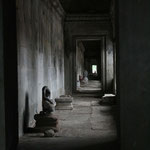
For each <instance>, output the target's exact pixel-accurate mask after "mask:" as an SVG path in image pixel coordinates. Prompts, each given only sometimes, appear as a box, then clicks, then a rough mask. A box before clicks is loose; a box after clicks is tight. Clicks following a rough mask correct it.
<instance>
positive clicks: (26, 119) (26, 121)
mask: <svg viewBox="0 0 150 150" xmlns="http://www.w3.org/2000/svg"><path fill="white" fill-rule="evenodd" d="M28 124H29V95H28V93H26V95H25V110H24V113H23V132H24V133H27V130H28Z"/></svg>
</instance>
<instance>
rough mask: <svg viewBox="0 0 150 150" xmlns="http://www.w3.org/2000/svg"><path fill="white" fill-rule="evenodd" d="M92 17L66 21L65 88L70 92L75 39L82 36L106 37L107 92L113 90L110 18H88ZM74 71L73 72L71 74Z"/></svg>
mask: <svg viewBox="0 0 150 150" xmlns="http://www.w3.org/2000/svg"><path fill="white" fill-rule="evenodd" d="M88 19H91V18H90V17H83V16H80V17H77V18H76V17H75V16H72V17H69V19H66V23H65V89H66V92H67V93H68V94H70V93H72V87H73V86H74V85H73V82H74V81H73V78H74V77H73V76H74V71H73V69H74V68H73V64H74V59H73V57H74V55H75V46H74V45H75V44H74V43H75V41H74V39H76V38H80V37H83V38H84V37H85V38H87V37H90V38H92V37H93V38H95V37H101V36H105V37H106V43H105V45H106V47H105V49H106V66H105V67H106V92H107V93H111V92H112V80H113V46H112V42H111V38H110V30H111V27H110V23H109V21H108V20H106V21H103V20H96V18H95V20H94V19H93V20H88ZM71 73H72V74H71Z"/></svg>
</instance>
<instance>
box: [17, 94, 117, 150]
mask: <svg viewBox="0 0 150 150" xmlns="http://www.w3.org/2000/svg"><path fill="white" fill-rule="evenodd" d="M73 106H74V108H73V110H56V112H55V114H56V115H57V116H58V118H59V126H60V131H59V132H58V134H57V135H56V136H55V137H54V138H43V134H41V133H39V134H37V133H36V134H26V135H25V136H24V137H22V138H21V139H20V144H19V150H31V149H32V150H41V149H42V150H51V149H55V150H60V149H61V150H62V149H66V150H70V149H92V150H94V149H102V150H103V149H104V150H107V149H109V150H113V149H115V150H116V149H117V146H118V145H117V142H116V140H117V131H116V122H115V120H114V116H113V115H115V111H116V106H115V105H112V106H101V105H99V98H94V97H81V96H80V97H79V96H78V95H75V96H74V102H73ZM110 148H111V149H110Z"/></svg>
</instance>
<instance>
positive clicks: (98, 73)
mask: <svg viewBox="0 0 150 150" xmlns="http://www.w3.org/2000/svg"><path fill="white" fill-rule="evenodd" d="M101 47H102V46H101V40H97V39H94V40H90V39H85V40H77V41H76V90H77V91H78V92H99V91H101V89H102V88H101V81H102V70H101V68H102V67H101Z"/></svg>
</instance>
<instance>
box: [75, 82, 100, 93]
mask: <svg viewBox="0 0 150 150" xmlns="http://www.w3.org/2000/svg"><path fill="white" fill-rule="evenodd" d="M77 90H78V91H79V92H85V91H86V92H92V91H93V92H99V91H100V90H101V83H100V81H98V80H89V81H88V83H87V84H84V83H81V85H80V88H78V89H77Z"/></svg>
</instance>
